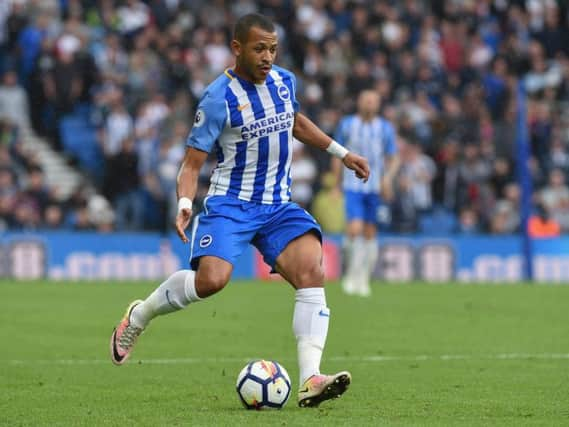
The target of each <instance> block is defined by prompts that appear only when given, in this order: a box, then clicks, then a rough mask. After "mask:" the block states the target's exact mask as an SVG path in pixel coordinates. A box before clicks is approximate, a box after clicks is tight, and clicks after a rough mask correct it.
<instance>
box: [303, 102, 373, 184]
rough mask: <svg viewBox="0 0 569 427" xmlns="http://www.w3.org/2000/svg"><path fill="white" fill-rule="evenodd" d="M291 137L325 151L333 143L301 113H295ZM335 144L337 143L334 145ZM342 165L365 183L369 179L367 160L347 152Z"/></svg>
mask: <svg viewBox="0 0 569 427" xmlns="http://www.w3.org/2000/svg"><path fill="white" fill-rule="evenodd" d="M292 134H293V136H294V137H295V138H296V139H298V140H299V141H300V142H302V143H304V144H307V145H311V146H313V147H318V148H320V149H321V150H327V149H328V148H329V147H330V145H331V144H333V143H334V141H333V140H332V138H330V137H329V136H328V135H326V134H325V133H324V132H322V130H320V128H319V127H318V126H316V125H315V124H314V123H313V122H312V120H310V119H309V118H308V117H306V116H305V115H304V114H302V113H297V114H296V115H295V120H294V128H293V131H292ZM336 144H337V143H336ZM342 163H343V164H344V166H346V167H347V168H348V169H351V170H353V171H354V172H355V173H356V176H357V177H358V178H360V179H361V180H363V181H364V182H367V180H368V178H369V165H368V162H367V160H366V159H365V158H364V157H362V156H360V155H358V154H355V153H351V152H348V153H347V154H346V155H345V156H344V157H343V158H342Z"/></svg>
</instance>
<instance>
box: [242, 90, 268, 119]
mask: <svg viewBox="0 0 569 427" xmlns="http://www.w3.org/2000/svg"><path fill="white" fill-rule="evenodd" d="M239 82H240V83H241V86H242V87H243V89H245V92H247V98H249V102H251V108H252V109H253V114H254V115H255V120H259V119H263V118H265V116H266V114H265V109H264V108H263V103H262V102H261V98H259V93H258V92H257V88H256V87H255V85H254V84H253V83H249V82H246V81H243V80H239Z"/></svg>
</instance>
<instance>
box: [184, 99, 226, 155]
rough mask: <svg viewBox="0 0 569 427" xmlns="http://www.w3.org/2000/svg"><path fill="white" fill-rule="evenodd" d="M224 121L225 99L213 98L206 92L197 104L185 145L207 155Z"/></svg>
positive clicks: (221, 129) (223, 125)
mask: <svg viewBox="0 0 569 427" xmlns="http://www.w3.org/2000/svg"><path fill="white" fill-rule="evenodd" d="M226 121H227V109H226V107H225V98H221V97H214V96H212V95H211V94H210V93H209V92H206V93H205V95H204V96H203V97H202V99H201V100H200V103H199V104H198V110H197V111H196V115H195V118H194V125H193V127H192V130H191V132H190V135H189V136H188V140H187V141H186V145H187V146H188V147H192V148H195V149H197V150H200V151H205V152H207V153H209V152H210V151H211V149H212V147H213V145H214V144H215V141H217V139H218V138H219V135H220V134H221V132H222V131H223V128H224V127H225V123H226Z"/></svg>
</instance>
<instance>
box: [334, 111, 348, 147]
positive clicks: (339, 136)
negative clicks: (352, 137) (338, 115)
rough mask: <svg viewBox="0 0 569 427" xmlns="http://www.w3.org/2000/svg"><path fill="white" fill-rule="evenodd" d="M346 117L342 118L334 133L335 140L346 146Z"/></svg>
mask: <svg viewBox="0 0 569 427" xmlns="http://www.w3.org/2000/svg"><path fill="white" fill-rule="evenodd" d="M346 121H347V120H346V118H343V119H341V120H340V123H338V126H337V127H336V132H335V133H334V140H335V141H336V142H338V144H340V145H343V146H344V147H345V146H346V142H347V141H346V139H347V138H346Z"/></svg>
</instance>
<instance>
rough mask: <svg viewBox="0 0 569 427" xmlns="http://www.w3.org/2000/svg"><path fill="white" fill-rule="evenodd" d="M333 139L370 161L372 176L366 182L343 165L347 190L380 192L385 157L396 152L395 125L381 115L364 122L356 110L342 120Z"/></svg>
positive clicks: (345, 188)
mask: <svg viewBox="0 0 569 427" xmlns="http://www.w3.org/2000/svg"><path fill="white" fill-rule="evenodd" d="M334 139H336V141H338V143H340V144H342V145H343V146H344V147H346V148H347V149H348V150H350V151H353V152H354V153H357V154H359V155H361V156H363V157H365V158H366V159H367V160H368V162H369V168H370V177H369V180H368V181H367V182H363V181H361V180H360V179H358V178H357V177H356V176H355V175H354V172H353V171H351V170H347V169H344V190H349V191H358V192H361V193H379V190H380V180H381V176H382V174H383V163H384V158H385V156H386V155H387V156H392V155H394V154H396V153H397V144H396V141H395V129H394V128H393V125H392V124H391V123H390V122H389V121H387V120H385V119H383V118H381V117H378V116H377V117H375V118H373V119H372V120H371V121H368V122H364V121H363V120H362V119H361V118H360V116H358V115H356V114H354V115H349V116H345V117H343V118H342V119H341V120H340V123H339V124H338V128H337V129H336V134H335V135H334Z"/></svg>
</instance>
